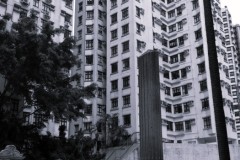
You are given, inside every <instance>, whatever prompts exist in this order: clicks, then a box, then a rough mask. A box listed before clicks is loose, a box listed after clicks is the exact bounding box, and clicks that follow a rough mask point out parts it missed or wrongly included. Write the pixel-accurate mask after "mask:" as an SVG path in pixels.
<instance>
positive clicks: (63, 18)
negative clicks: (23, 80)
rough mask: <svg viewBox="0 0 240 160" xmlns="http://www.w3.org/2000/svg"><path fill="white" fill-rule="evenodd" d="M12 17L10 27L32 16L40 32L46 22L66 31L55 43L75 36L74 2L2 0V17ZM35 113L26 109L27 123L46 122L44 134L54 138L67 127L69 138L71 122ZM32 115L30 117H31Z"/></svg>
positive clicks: (0, 13) (0, 10)
mask: <svg viewBox="0 0 240 160" xmlns="http://www.w3.org/2000/svg"><path fill="white" fill-rule="evenodd" d="M6 14H9V15H11V20H9V22H8V26H9V27H10V26H11V24H12V23H14V22H18V20H19V19H20V18H23V17H26V16H31V17H32V18H34V19H35V21H36V24H37V25H38V28H39V31H40V30H41V27H42V25H43V24H44V23H46V22H51V24H52V26H53V27H54V28H60V29H63V30H64V33H62V34H59V35H56V36H54V38H53V39H54V41H55V42H62V41H63V39H64V38H65V37H68V36H72V35H73V1H72V0H1V1H0V15H1V16H3V15H6ZM33 111H34V108H33V107H31V106H30V107H26V108H25V109H24V111H23V115H24V116H25V117H26V123H35V124H37V125H38V124H40V122H42V121H43V120H46V123H45V125H46V127H45V128H43V130H42V134H47V132H50V133H51V134H52V135H53V136H58V135H59V130H58V129H59V126H60V125H65V126H66V137H68V129H69V122H67V120H65V119H61V120H59V119H55V118H54V117H53V118H51V119H45V118H44V116H43V115H42V114H41V113H36V114H30V113H32V112H33ZM29 115H30V116H29Z"/></svg>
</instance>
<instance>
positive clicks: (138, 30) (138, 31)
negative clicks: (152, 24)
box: [136, 23, 141, 35]
mask: <svg viewBox="0 0 240 160" xmlns="http://www.w3.org/2000/svg"><path fill="white" fill-rule="evenodd" d="M136 25H137V34H140V35H141V24H139V23H136Z"/></svg>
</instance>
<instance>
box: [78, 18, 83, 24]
mask: <svg viewBox="0 0 240 160" xmlns="http://www.w3.org/2000/svg"><path fill="white" fill-rule="evenodd" d="M78 25H79V26H81V25H82V16H80V17H78Z"/></svg>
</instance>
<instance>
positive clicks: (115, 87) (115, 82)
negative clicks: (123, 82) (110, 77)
mask: <svg viewBox="0 0 240 160" xmlns="http://www.w3.org/2000/svg"><path fill="white" fill-rule="evenodd" d="M111 84H112V91H117V90H118V80H114V81H112V82H111Z"/></svg>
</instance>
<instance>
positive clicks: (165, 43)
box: [162, 38, 168, 47]
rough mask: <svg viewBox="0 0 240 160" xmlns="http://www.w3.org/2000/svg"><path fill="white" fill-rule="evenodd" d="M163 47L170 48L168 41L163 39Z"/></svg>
mask: <svg viewBox="0 0 240 160" xmlns="http://www.w3.org/2000/svg"><path fill="white" fill-rule="evenodd" d="M162 45H163V46H165V47H167V46H168V41H167V40H166V39H164V38H163V39H162Z"/></svg>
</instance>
